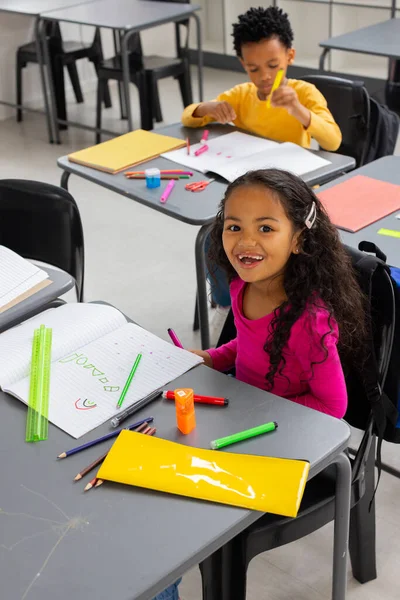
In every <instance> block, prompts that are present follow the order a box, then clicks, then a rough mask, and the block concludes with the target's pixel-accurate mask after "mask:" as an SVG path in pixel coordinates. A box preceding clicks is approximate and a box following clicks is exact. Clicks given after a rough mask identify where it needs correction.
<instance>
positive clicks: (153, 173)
mask: <svg viewBox="0 0 400 600" xmlns="http://www.w3.org/2000/svg"><path fill="white" fill-rule="evenodd" d="M144 174H145V177H146V187H148V188H149V189H151V190H153V189H154V188H158V187H160V185H161V173H160V169H155V168H153V169H146V170H145V172H144Z"/></svg>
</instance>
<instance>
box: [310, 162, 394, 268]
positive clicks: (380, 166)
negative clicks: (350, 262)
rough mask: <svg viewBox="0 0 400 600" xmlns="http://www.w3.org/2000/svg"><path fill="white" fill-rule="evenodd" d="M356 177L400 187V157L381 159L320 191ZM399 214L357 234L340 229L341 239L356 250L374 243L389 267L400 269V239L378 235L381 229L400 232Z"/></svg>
mask: <svg viewBox="0 0 400 600" xmlns="http://www.w3.org/2000/svg"><path fill="white" fill-rule="evenodd" d="M356 175H366V176H368V177H373V178H374V179H380V180H381V181H387V182H388V183H394V184H396V185H400V156H385V157H384V158H380V159H379V160H376V161H374V162H372V163H370V164H368V165H365V166H364V167H361V168H360V169H356V170H355V171H352V172H351V173H349V174H348V175H344V176H343V177H340V178H339V179H336V180H335V181H333V182H331V183H328V184H327V185H325V186H324V187H322V188H321V190H319V191H322V190H324V189H327V188H329V187H332V186H334V185H337V184H339V183H341V182H342V181H345V180H346V179H350V178H351V177H355V176H356ZM397 214H400V210H398V211H396V212H394V213H392V214H391V215H389V216H387V217H384V218H383V219H380V220H379V221H376V222H375V223H372V225H368V227H364V228H363V229H361V230H360V231H357V233H350V232H349V231H343V230H341V229H339V233H340V237H341V239H342V240H343V242H344V243H345V244H347V245H349V246H353V247H354V248H357V246H358V244H359V243H360V242H361V241H364V240H367V241H369V242H373V243H374V244H376V245H377V246H379V248H380V249H381V250H382V252H384V253H385V254H386V256H387V262H388V264H389V265H392V266H393V267H400V239H398V238H393V237H387V236H385V235H379V234H378V231H379V229H381V228H384V229H394V230H396V231H400V220H399V219H397V218H396V215H397Z"/></svg>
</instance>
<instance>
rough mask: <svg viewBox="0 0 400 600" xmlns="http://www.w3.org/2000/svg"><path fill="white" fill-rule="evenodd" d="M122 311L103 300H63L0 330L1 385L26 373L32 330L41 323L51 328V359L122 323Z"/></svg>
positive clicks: (27, 370) (55, 358) (30, 352)
mask: <svg viewBox="0 0 400 600" xmlns="http://www.w3.org/2000/svg"><path fill="white" fill-rule="evenodd" d="M125 323H126V319H125V317H124V315H123V314H122V313H121V312H120V311H119V310H117V309H116V308H114V307H113V306H106V305H103V304H83V303H77V304H64V305H63V306H60V307H58V308H53V309H50V310H47V311H45V312H42V313H41V314H40V315H38V316H36V317H33V318H32V319H29V320H28V321H25V322H24V323H22V324H21V325H19V326H17V327H13V328H12V329H9V330H7V331H5V332H4V333H1V334H0V387H1V388H2V389H4V386H8V385H9V384H11V383H15V382H16V381H18V380H20V379H23V378H24V377H27V376H28V375H29V369H30V362H31V356H32V340H33V332H34V330H35V329H37V328H38V327H40V325H41V324H43V325H46V327H51V328H52V329H53V341H52V349H51V358H52V361H56V360H58V359H60V358H61V357H62V356H65V355H66V354H68V353H69V352H72V351H73V350H76V348H80V347H81V346H84V345H86V344H88V343H89V342H92V341H93V340H95V339H97V338H98V337H101V336H102V335H105V334H107V333H109V332H110V331H113V330H115V329H117V328H118V327H121V326H123V325H125Z"/></svg>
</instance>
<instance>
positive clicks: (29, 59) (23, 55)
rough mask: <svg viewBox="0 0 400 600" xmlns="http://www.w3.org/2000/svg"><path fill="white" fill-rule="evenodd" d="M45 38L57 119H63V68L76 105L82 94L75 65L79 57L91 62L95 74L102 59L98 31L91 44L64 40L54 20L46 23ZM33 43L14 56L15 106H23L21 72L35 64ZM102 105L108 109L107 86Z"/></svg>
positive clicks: (18, 115) (19, 115)
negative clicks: (47, 43) (47, 46)
mask: <svg viewBox="0 0 400 600" xmlns="http://www.w3.org/2000/svg"><path fill="white" fill-rule="evenodd" d="M45 27H46V36H47V38H48V39H49V49H50V60H51V70H52V76H53V80H54V89H55V94H56V106H57V115H58V118H60V119H63V120H65V119H66V108H65V91H64V72H63V69H64V67H67V70H68V74H69V78H70V80H71V83H72V87H73V90H74V94H75V98H76V101H77V102H78V103H81V102H83V94H82V89H81V85H80V81H79V76H78V69H77V67H76V63H77V61H78V60H81V59H82V58H87V59H88V60H90V61H91V62H92V63H93V65H94V68H95V70H96V72H97V70H98V68H99V65H100V63H101V62H102V60H103V50H102V45H101V34H100V29H98V28H96V30H95V34H94V38H93V41H92V42H91V44H85V43H83V42H75V41H65V42H64V41H63V39H62V36H61V30H60V26H59V23H58V22H57V21H47V22H46V25H45ZM37 62H38V59H37V53H36V43H35V42H30V43H29V44H24V45H23V46H20V47H19V48H18V50H17V57H16V93H17V104H20V105H21V104H22V71H23V69H24V68H25V67H26V66H27V65H28V64H29V63H37ZM104 104H105V106H106V107H107V108H108V107H110V106H111V99H110V94H109V91H108V87H107V88H106V89H105V91H104ZM17 121H18V122H20V121H22V109H21V108H17Z"/></svg>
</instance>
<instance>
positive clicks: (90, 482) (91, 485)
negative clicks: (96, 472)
mask: <svg viewBox="0 0 400 600" xmlns="http://www.w3.org/2000/svg"><path fill="white" fill-rule="evenodd" d="M96 482H97V477H93V479H92V481H89V483H88V484H87V485H86V486H85V489H84V490H83V491H84V492H88V491H89V490H91V489H92V487H94V486H95V485H96Z"/></svg>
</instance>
